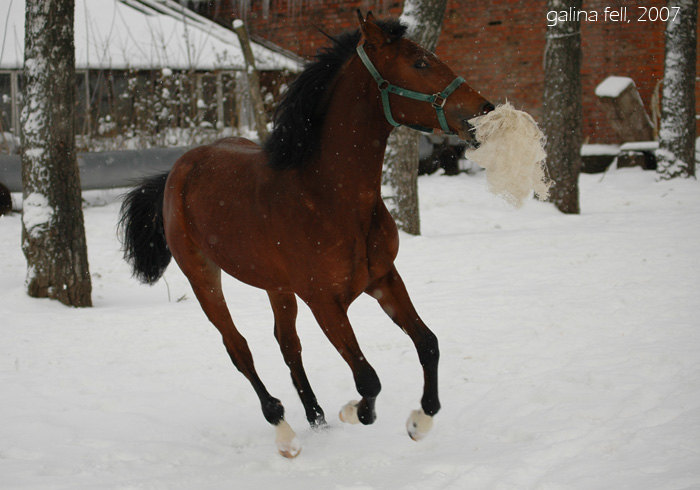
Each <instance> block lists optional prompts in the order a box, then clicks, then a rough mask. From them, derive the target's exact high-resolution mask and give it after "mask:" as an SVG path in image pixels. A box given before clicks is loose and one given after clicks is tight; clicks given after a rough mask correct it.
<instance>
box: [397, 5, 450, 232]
mask: <svg viewBox="0 0 700 490" xmlns="http://www.w3.org/2000/svg"><path fill="white" fill-rule="evenodd" d="M446 5H447V0H405V2H404V6H403V13H402V14H401V21H402V22H403V23H405V24H407V25H408V33H407V34H408V37H410V38H411V39H413V40H414V41H416V42H417V43H418V44H420V45H421V46H423V47H424V48H426V49H428V50H430V51H433V50H435V46H437V41H438V37H440V30H441V28H442V19H443V17H444V15H445V6H446ZM418 138H419V133H418V132H416V131H414V130H412V129H409V128H406V127H400V128H397V129H395V130H394V131H393V132H392V134H391V136H390V137H389V142H388V144H387V150H386V154H385V155H384V175H383V184H384V193H385V199H386V201H387V207H388V208H389V211H390V212H391V214H392V216H393V217H394V219H395V220H396V224H397V225H398V227H399V229H401V230H403V231H405V232H407V233H411V234H412V235H420V214H419V211H418Z"/></svg>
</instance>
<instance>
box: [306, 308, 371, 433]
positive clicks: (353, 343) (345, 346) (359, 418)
mask: <svg viewBox="0 0 700 490" xmlns="http://www.w3.org/2000/svg"><path fill="white" fill-rule="evenodd" d="M309 307H310V308H311V311H312V312H313V314H314V316H315V317H316V320H317V321H318V323H319V325H320V326H321V329H322V330H323V333H325V334H326V337H328V340H330V341H331V343H332V344H333V346H334V347H335V348H336V350H337V351H338V352H339V353H340V355H341V356H342V357H343V359H344V360H345V362H347V363H348V365H349V366H350V369H351V370H352V374H353V377H354V378H355V387H356V388H357V392H358V393H359V394H360V395H362V400H360V401H359V402H358V401H351V402H349V403H348V404H347V405H345V406H344V407H343V408H342V409H341V411H340V420H342V421H343V422H348V423H351V424H355V423H358V422H361V423H363V424H365V425H367V424H371V423H373V422H374V420H375V419H376V414H375V412H374V402H375V399H376V398H377V395H378V394H379V391H380V390H381V389H382V386H381V383H380V382H379V377H378V376H377V373H376V372H375V371H374V368H373V367H372V366H371V365H370V364H369V362H367V359H365V356H364V355H363V354H362V351H361V350H360V346H359V345H358V343H357V339H356V338H355V333H354V332H353V331H352V327H351V326H350V321H349V320H348V316H347V307H343V306H342V305H341V304H340V303H338V302H336V301H333V300H329V301H326V302H311V303H309Z"/></svg>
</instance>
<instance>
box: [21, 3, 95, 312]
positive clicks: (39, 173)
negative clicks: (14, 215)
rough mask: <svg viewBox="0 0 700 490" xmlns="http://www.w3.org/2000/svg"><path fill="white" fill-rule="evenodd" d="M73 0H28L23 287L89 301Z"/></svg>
mask: <svg viewBox="0 0 700 490" xmlns="http://www.w3.org/2000/svg"><path fill="white" fill-rule="evenodd" d="M73 18H74V0H27V2H26V18H25V48H24V53H25V56H24V58H25V61H24V77H25V82H24V107H23V109H22V115H21V129H22V152H21V156H22V185H23V197H24V200H23V212H22V250H23V251H24V255H25V257H26V258H27V292H28V294H29V295H30V296H34V297H49V298H53V299H57V300H59V301H60V302H62V303H65V304H67V305H71V306H90V305H91V298H90V293H91V290H92V286H91V282H90V272H89V270H88V262H87V247H86V243H85V229H84V225H83V211H82V207H81V204H82V203H81V194H80V175H79V173H78V164H77V160H76V155H75V122H74V121H75V118H74V111H75V48H74V45H73Z"/></svg>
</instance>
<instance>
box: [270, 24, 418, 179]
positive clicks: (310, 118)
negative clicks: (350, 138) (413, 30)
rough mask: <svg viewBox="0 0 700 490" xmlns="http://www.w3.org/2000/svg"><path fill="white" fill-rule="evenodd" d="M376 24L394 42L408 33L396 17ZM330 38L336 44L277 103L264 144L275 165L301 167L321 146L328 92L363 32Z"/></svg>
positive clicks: (319, 56) (308, 67)
mask: <svg viewBox="0 0 700 490" xmlns="http://www.w3.org/2000/svg"><path fill="white" fill-rule="evenodd" d="M377 25H379V27H381V29H382V30H383V31H384V32H385V33H386V34H387V36H388V37H389V39H390V40H391V41H395V40H398V39H400V38H401V37H403V35H404V34H405V33H406V26H405V25H403V24H401V23H399V21H397V20H387V21H379V22H377ZM331 39H332V41H333V45H331V46H330V47H326V48H324V49H321V50H320V51H319V52H318V54H317V55H316V58H315V60H314V61H312V62H310V63H309V64H308V65H307V66H306V68H305V69H304V71H302V72H301V73H300V74H299V76H298V77H297V78H296V79H295V80H294V82H292V84H291V85H290V86H289V90H288V91H287V93H286V94H285V96H284V98H283V99H282V100H281V101H280V103H279V105H278V106H277V110H276V111H275V116H274V129H273V131H272V134H271V135H270V136H269V138H268V139H267V140H266V141H265V144H264V147H265V151H266V152H267V153H268V155H269V161H268V164H269V165H270V166H271V167H273V168H276V169H288V168H299V167H301V166H303V165H304V162H306V161H307V160H308V159H309V158H311V157H312V156H313V154H314V152H315V151H316V150H317V149H318V143H319V137H320V132H321V127H322V126H323V122H324V120H325V118H326V109H327V104H328V99H327V97H326V96H325V94H326V91H327V90H328V87H329V86H330V84H331V82H332V81H333V79H334V78H335V75H336V74H337V73H338V70H339V69H340V67H341V66H343V64H345V62H346V61H347V60H348V59H349V58H350V57H351V56H352V55H353V54H355V48H356V47H357V43H358V42H359V41H360V32H359V30H356V31H353V32H347V33H345V34H341V35H340V36H338V37H337V38H331Z"/></svg>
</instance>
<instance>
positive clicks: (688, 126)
mask: <svg viewBox="0 0 700 490" xmlns="http://www.w3.org/2000/svg"><path fill="white" fill-rule="evenodd" d="M676 7H677V8H678V9H677V10H676ZM668 8H669V11H670V18H669V21H668V23H667V25H666V57H665V62H664V88H663V93H662V99H661V127H660V129H659V149H658V150H657V151H656V160H657V164H658V166H657V172H658V175H659V178H661V179H672V178H675V177H693V176H695V137H696V122H695V76H696V73H695V62H696V59H697V58H696V57H697V18H698V4H697V0H669V2H668Z"/></svg>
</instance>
